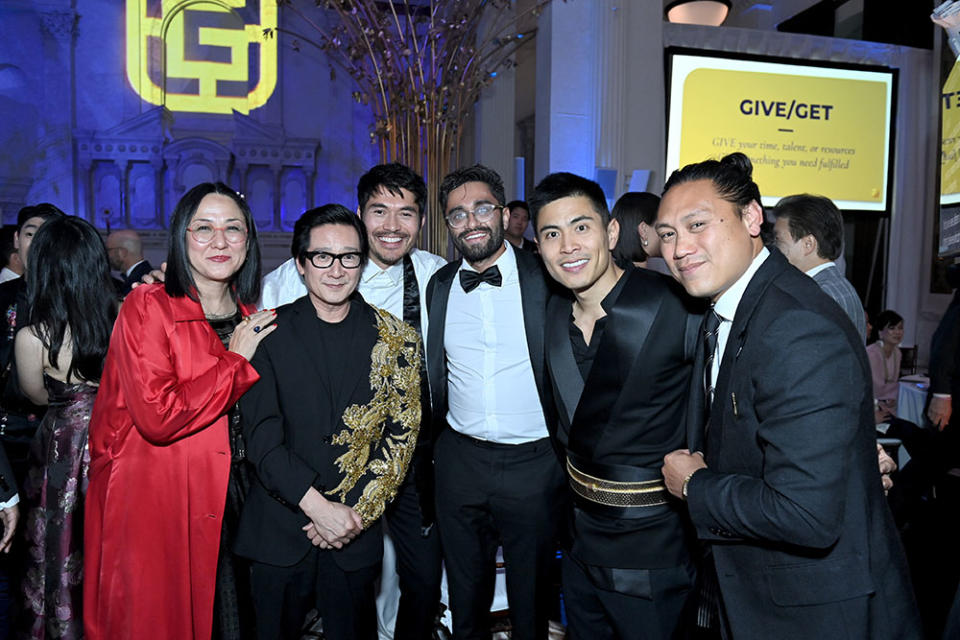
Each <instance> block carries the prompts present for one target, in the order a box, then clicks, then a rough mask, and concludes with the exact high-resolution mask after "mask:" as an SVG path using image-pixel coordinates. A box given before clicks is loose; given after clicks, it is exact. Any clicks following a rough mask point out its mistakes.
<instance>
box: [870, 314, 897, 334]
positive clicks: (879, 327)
mask: <svg viewBox="0 0 960 640" xmlns="http://www.w3.org/2000/svg"><path fill="white" fill-rule="evenodd" d="M901 322H903V316H901V315H900V314H899V313H897V312H896V311H894V310H893V309H884V310H883V311H881V312H880V313H878V314H877V317H876V318H874V319H873V330H874V331H876V332H877V333H878V334H879V333H880V332H881V331H883V330H884V329H886V328H887V327H892V326H894V325H898V324H900V323H901Z"/></svg>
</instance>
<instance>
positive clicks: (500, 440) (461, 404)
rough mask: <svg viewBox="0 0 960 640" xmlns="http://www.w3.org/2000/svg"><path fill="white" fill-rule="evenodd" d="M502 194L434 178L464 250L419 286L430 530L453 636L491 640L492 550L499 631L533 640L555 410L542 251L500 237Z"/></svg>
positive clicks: (555, 463) (476, 183)
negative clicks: (501, 614) (433, 515)
mask: <svg viewBox="0 0 960 640" xmlns="http://www.w3.org/2000/svg"><path fill="white" fill-rule="evenodd" d="M503 203H504V190H503V182H502V181H501V179H500V176H498V175H497V174H496V172H494V171H492V170H490V169H488V168H486V167H483V166H480V165H476V166H473V167H468V168H465V169H460V170H458V171H454V172H453V173H451V174H450V175H448V176H447V177H446V178H444V180H443V182H442V183H441V185H440V205H441V208H442V210H443V212H444V216H445V218H446V221H447V229H448V231H449V232H450V236H451V238H452V239H453V244H454V246H455V247H456V248H457V249H458V250H459V251H460V253H461V254H462V256H463V259H462V260H460V261H457V262H452V263H450V264H448V265H447V266H445V267H443V268H442V269H440V270H439V271H438V272H437V273H436V275H434V277H433V278H432V279H431V280H430V284H429V285H428V288H427V305H428V307H429V312H430V327H429V331H428V334H427V348H428V354H427V363H428V364H427V369H428V375H429V379H430V390H431V395H432V398H433V417H434V421H435V422H436V427H435V431H436V432H437V433H438V434H439V435H438V436H437V442H436V445H435V447H434V462H435V467H436V475H437V482H436V495H437V525H438V526H439V528H440V537H441V541H442V543H443V551H444V564H445V566H446V570H447V580H448V586H449V593H450V608H451V610H452V614H453V634H454V637H456V638H458V639H461V638H489V637H490V624H489V615H488V614H489V610H490V603H491V600H492V598H493V591H494V579H495V566H496V565H495V560H496V551H497V546H498V545H502V546H503V557H504V562H505V564H506V583H507V597H508V600H509V603H510V619H511V623H512V630H511V637H512V638H514V639H518V640H534V639H538V640H541V639H544V638H546V637H547V622H548V616H549V613H550V611H549V609H550V598H549V595H550V589H549V586H550V569H551V565H552V563H553V558H554V557H555V553H556V548H557V544H556V536H557V532H558V523H559V521H560V517H561V514H562V513H563V509H564V500H565V491H564V487H563V482H564V476H563V470H562V468H561V466H560V460H559V458H558V456H557V453H556V451H555V450H554V449H553V447H552V445H551V443H550V438H549V436H548V429H547V427H548V424H550V423H551V422H552V421H553V419H554V413H555V410H553V409H552V407H553V403H552V400H551V399H550V398H549V385H548V384H547V383H546V381H545V371H544V369H545V367H544V324H545V309H546V303H547V297H548V290H547V279H546V277H545V274H544V271H543V265H542V263H541V262H540V259H539V258H537V257H536V256H535V255H534V254H532V253H530V252H527V251H522V250H517V249H514V248H513V246H512V245H510V244H509V243H506V242H505V241H504V227H505V226H506V223H507V220H508V219H509V216H510V212H509V210H508V209H507V208H506V207H504V205H503ZM521 326H522V327H523V328H524V330H523V331H517V327H521Z"/></svg>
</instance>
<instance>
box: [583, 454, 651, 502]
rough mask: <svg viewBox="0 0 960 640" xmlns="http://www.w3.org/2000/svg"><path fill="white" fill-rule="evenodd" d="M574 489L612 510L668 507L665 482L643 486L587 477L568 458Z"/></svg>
mask: <svg viewBox="0 0 960 640" xmlns="http://www.w3.org/2000/svg"><path fill="white" fill-rule="evenodd" d="M567 474H568V475H569V476H570V488H571V489H573V492H574V493H576V494H577V495H578V496H580V497H581V498H583V499H585V500H589V501H590V502H595V503H597V504H602V505H606V506H608V507H656V506H658V505H662V504H666V503H667V495H668V494H667V488H666V486H664V484H663V478H659V479H656V480H646V481H643V482H615V481H613V480H604V479H603V478H596V477H594V476H591V475H589V474H586V473H584V472H582V471H580V470H579V469H577V468H576V467H574V466H573V463H572V462H570V459H569V458H567Z"/></svg>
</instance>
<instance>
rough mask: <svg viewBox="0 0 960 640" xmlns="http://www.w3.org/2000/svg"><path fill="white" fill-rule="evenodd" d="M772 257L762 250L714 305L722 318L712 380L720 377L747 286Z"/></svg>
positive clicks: (718, 331) (764, 249)
mask: <svg viewBox="0 0 960 640" xmlns="http://www.w3.org/2000/svg"><path fill="white" fill-rule="evenodd" d="M769 256H770V251H768V250H767V248H766V247H764V248H763V249H761V250H760V253H758V254H757V255H756V256H755V257H754V258H753V262H751V263H750V266H749V267H747V270H746V271H744V272H743V275H741V276H740V277H739V278H738V279H737V281H736V282H734V283H733V284H732V285H730V288H729V289H727V290H726V291H724V292H723V294H722V295H721V296H720V297H719V298H717V301H716V303H714V305H713V310H714V311H715V312H716V314H717V315H718V316H719V317H720V327H719V328H718V329H717V353H716V355H715V356H714V358H713V368H712V370H711V371H712V373H711V375H712V376H713V377H712V378H711V380H713V381H714V382H716V380H717V376H718V375H720V363H721V362H722V361H723V352H724V349H726V348H727V338H729V337H730V329H731V328H732V327H733V319H734V318H735V317H736V315H737V307H739V306H740V299H741V298H743V292H744V291H746V290H747V285H748V284H750V281H751V280H752V279H753V274H755V273H756V272H757V269H759V268H760V265H762V264H763V261H764V260H766V259H767V258H768V257H769Z"/></svg>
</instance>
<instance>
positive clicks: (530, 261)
mask: <svg viewBox="0 0 960 640" xmlns="http://www.w3.org/2000/svg"><path fill="white" fill-rule="evenodd" d="M513 255H514V256H516V259H517V273H518V275H519V277H520V302H521V304H522V305H523V326H524V329H525V331H526V334H527V351H528V352H529V353H530V366H531V367H532V368H533V379H534V380H535V381H536V383H537V392H538V393H539V395H540V403H541V405H543V407H544V408H545V410H546V407H548V405H549V403H548V402H546V400H545V398H546V396H545V392H546V387H545V384H544V383H545V380H544V375H543V371H544V366H545V364H546V363H545V358H544V351H543V342H544V333H545V326H544V325H545V324H546V317H545V316H546V309H547V293H548V292H547V283H546V278H547V275H546V274H545V273H544V271H543V263H542V262H541V261H540V258H538V257H537V256H536V255H534V254H532V253H530V252H529V251H516V250H515V251H514V252H513ZM547 422H548V423H549V420H547Z"/></svg>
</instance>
